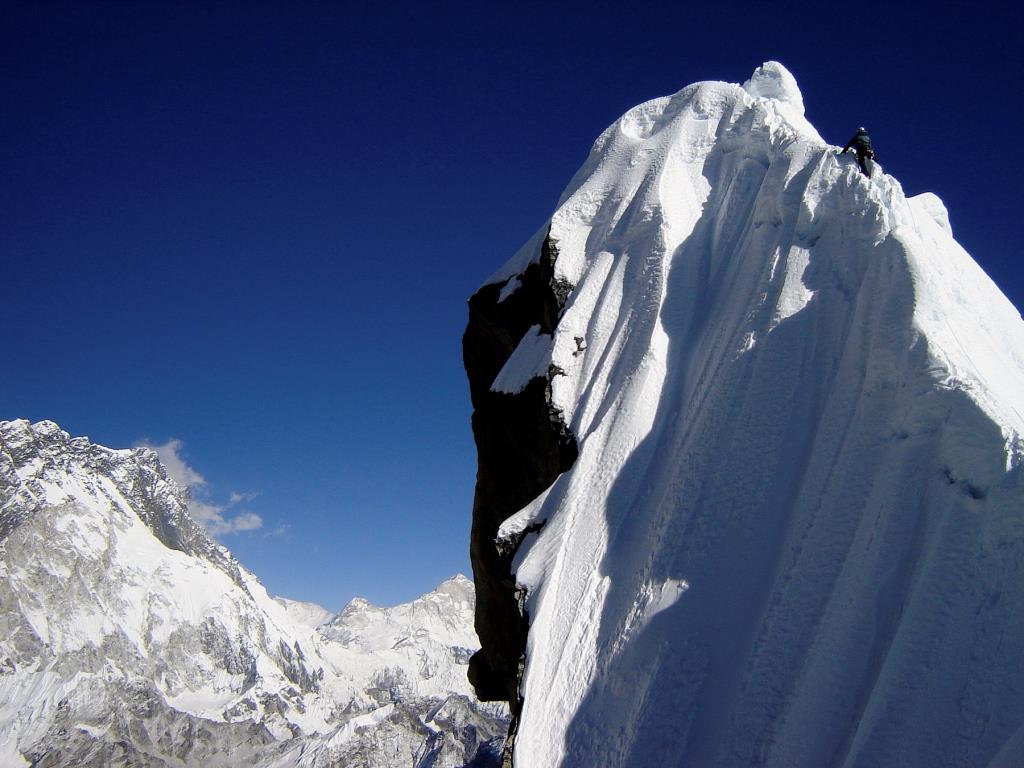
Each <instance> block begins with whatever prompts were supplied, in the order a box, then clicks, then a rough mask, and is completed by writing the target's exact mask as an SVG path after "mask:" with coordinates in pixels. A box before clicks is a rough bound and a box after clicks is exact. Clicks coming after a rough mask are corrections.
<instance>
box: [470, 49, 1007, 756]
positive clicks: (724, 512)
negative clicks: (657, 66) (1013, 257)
mask: <svg viewBox="0 0 1024 768" xmlns="http://www.w3.org/2000/svg"><path fill="white" fill-rule="evenodd" d="M869 128H870V126H869ZM852 130H853V128H852V127H851V133H852ZM835 138H840V139H842V140H844V141H845V139H846V138H847V137H846V136H842V137H835ZM464 352H465V361H466V367H467V372H468V374H469V379H470V386H471V391H472V395H473V403H474V409H475V411H474V416H473V427H474V433H475V437H476V440H477V445H478V450H479V473H478V483H477V491H476V500H475V503H474V520H473V538H472V554H473V565H474V575H475V582H476V586H477V595H478V605H477V629H478V632H479V634H480V637H481V641H482V644H483V649H482V650H481V652H479V653H478V654H477V655H476V656H474V658H473V660H472V663H471V671H470V674H471V678H472V679H473V681H474V684H475V686H476V688H477V690H478V692H479V693H480V694H481V696H482V697H483V698H488V699H507V700H508V701H510V702H511V704H512V706H513V710H514V714H515V716H516V721H517V722H516V726H515V736H514V740H510V742H509V743H510V745H514V746H513V747H512V749H511V754H509V755H507V756H506V757H508V758H514V763H515V765H516V766H518V768H549V767H550V766H566V767H568V766H588V767H589V766H594V765H601V766H605V768H617V767H625V766H629V768H645V767H646V766H664V765H671V766H701V768H708V767H710V766H730V767H731V766H736V767H737V768H738V767H739V766H743V767H744V768H746V767H748V766H778V767H779V768H784V767H785V768H788V767H790V766H798V765H807V766H811V765H813V766H836V767H839V766H844V767H852V766H865V767H866V766H880V765H900V766H922V767H924V766H928V767H929V768H932V767H934V766H968V765H969V766H992V767H993V768H994V767H995V766H1009V765H1024V664H1022V663H1021V659H1022V658H1024V477H1022V472H1024V470H1022V468H1021V467H1022V459H1024V439H1022V435H1024V323H1022V322H1021V318H1020V316H1019V314H1018V312H1017V311H1016V310H1015V309H1014V308H1013V306H1012V305H1011V304H1010V303H1009V301H1007V299H1006V298H1005V297H1004V296H1003V295H1002V294H1001V293H1000V291H999V290H998V289H997V288H996V286H995V285H994V284H993V283H992V282H991V281H990V280H989V279H988V277H987V276H986V275H985V274H984V273H983V272H982V270H981V269H980V268H979V267H978V266H977V264H976V263H975V262H974V261H973V260H972V259H971V258H970V256H969V255H968V254H967V253H966V252H965V251H964V250H963V249H962V248H961V247H960V246H959V245H958V244H957V243H956V241H955V240H954V239H953V236H952V233H951V228H950V223H949V219H948V216H947V214H946V211H945V209H944V207H943V205H942V203H941V202H940V201H939V199H938V198H937V197H935V196H934V195H931V194H923V195H918V196H916V197H910V198H908V197H906V196H905V195H904V192H903V190H902V188H901V186H900V184H899V183H898V182H897V181H896V179H894V178H893V177H891V176H888V175H886V174H885V173H884V172H883V171H882V169H880V168H878V169H876V170H875V173H874V175H873V177H872V178H870V179H868V178H865V177H864V176H862V175H861V174H860V173H859V171H858V169H857V166H856V162H855V161H854V159H853V158H852V157H851V156H849V155H847V156H839V155H837V148H836V147H835V146H830V145H829V144H827V143H826V142H825V141H824V140H823V139H822V138H821V136H819V135H818V133H817V132H816V131H815V129H814V128H813V127H812V126H811V125H810V124H809V123H808V121H807V120H806V118H805V117H804V108H803V99H802V96H801V94H800V91H799V89H798V87H797V84H796V82H795V80H794V79H793V77H792V75H791V74H790V73H789V72H788V71H786V70H785V69H784V68H783V67H782V66H781V65H779V64H777V63H773V62H769V63H767V64H765V65H763V66H762V67H759V68H758V69H757V70H756V71H755V72H754V74H753V76H752V77H751V78H750V80H748V81H747V82H746V83H745V84H743V85H742V86H740V85H735V84H729V83H722V82H702V83H697V84H694V85H691V86H689V87H687V88H684V89H683V90H681V91H679V92H678V93H676V94H675V95H673V96H669V97H665V98H660V99H655V100H653V101H650V102H647V103H645V104H641V105H640V106H638V107H636V108H634V109H631V110H630V111H629V112H627V113H626V114H625V115H623V117H622V118H621V119H619V120H617V121H616V122H615V123H614V124H613V125H611V126H610V127H609V128H608V129H607V130H606V131H605V132H604V133H602V134H601V136H600V137H599V138H598V139H597V141H596V142H595V144H594V146H593V149H592V150H591V153H590V156H589V157H588V158H587V160H586V162H585V163H584V165H583V167H582V168H581V169H580V170H579V172H578V173H577V174H576V176H575V178H574V179H573V180H572V182H571V183H570V185H569V187H568V189H567V190H566V191H565V193H564V194H563V196H562V199H561V200H560V202H559V204H558V206H557V208H556V210H555V212H554V214H553V216H552V218H551V219H550V221H549V222H547V223H546V224H545V225H544V226H543V227H542V228H541V230H540V231H539V232H538V233H537V235H536V236H535V237H533V238H532V239H531V240H530V241H529V242H528V243H527V244H526V245H525V246H524V247H523V248H522V249H521V250H520V251H519V253H517V254H516V255H515V256H514V257H513V258H512V259H511V260H510V261H509V262H508V263H507V264H506V265H505V266H504V267H503V268H501V269H500V270H499V271H498V272H497V273H496V274H495V275H494V276H493V277H492V278H491V279H490V280H488V281H487V283H486V284H485V285H484V286H483V287H482V288H481V289H480V291H479V292H478V293H477V294H476V295H475V296H474V297H473V298H472V299H471V300H470V321H469V326H468V328H467V331H466V335H465V338H464Z"/></svg>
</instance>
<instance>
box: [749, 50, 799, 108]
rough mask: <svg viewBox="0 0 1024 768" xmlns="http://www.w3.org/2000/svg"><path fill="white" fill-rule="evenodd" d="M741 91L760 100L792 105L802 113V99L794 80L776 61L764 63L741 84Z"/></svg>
mask: <svg viewBox="0 0 1024 768" xmlns="http://www.w3.org/2000/svg"><path fill="white" fill-rule="evenodd" d="M743 90H744V91H746V92H747V93H749V94H750V95H751V96H756V97H758V98H762V99H776V100H777V101H784V102H786V103H787V104H792V105H793V107H794V108H796V109H798V110H799V112H800V114H801V115H802V114H803V113H804V97H803V94H801V93H800V86H799V85H797V84H796V78H795V77H793V75H792V74H791V73H790V71H789V70H788V69H786V68H785V67H784V66H782V65H781V64H779V62H777V61H766V62H765V63H764V64H762V65H761V66H760V67H758V68H757V69H755V70H754V74H752V75H751V76H750V79H749V80H747V81H746V82H745V83H743Z"/></svg>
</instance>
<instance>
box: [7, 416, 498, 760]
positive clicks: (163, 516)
mask: <svg viewBox="0 0 1024 768" xmlns="http://www.w3.org/2000/svg"><path fill="white" fill-rule="evenodd" d="M187 502H188V497H187V494H186V492H185V491H183V490H182V489H181V488H179V487H178V486H176V485H175V484H174V482H173V481H171V480H170V479H169V478H168V476H167V474H166V472H165V471H164V468H163V467H162V466H161V465H160V463H159V460H158V458H157V456H156V454H155V452H153V451H152V450H150V449H147V448H138V449H134V450H122V451H114V450H109V449H107V448H103V447H101V446H96V445H92V444H91V443H89V441H88V440H86V439H84V438H75V439H72V438H70V437H69V436H68V435H67V433H65V432H63V431H61V430H60V429H59V428H58V427H57V426H56V425H55V424H53V423H51V422H40V423H38V424H29V423H28V422H27V421H15V422H0V536H2V539H0V548H2V549H0V764H2V765H4V766H7V765H11V766H15V765H22V764H28V762H31V761H32V760H38V759H43V758H44V757H45V758H46V760H47V761H48V762H46V764H47V765H54V766H72V765H75V766H77V765H83V764H87V763H88V762H89V761H90V760H92V761H98V762H96V763H95V764H103V765H114V764H119V761H121V762H123V761H128V762H129V763H130V764H136V763H131V760H132V759H136V760H142V761H143V763H144V764H153V765H163V764H164V763H163V762H160V760H170V759H172V758H171V756H172V755H173V756H174V757H173V759H175V760H181V761H182V763H181V764H182V765H187V766H218V765H225V766H233V765H241V764H246V765H254V766H257V765H262V764H267V765H270V764H276V762H275V761H277V760H279V759H281V755H282V754H284V753H290V752H291V751H292V750H294V749H298V750H299V751H302V750H303V749H305V748H306V747H308V748H310V750H312V751H311V752H310V756H309V758H308V760H307V761H306V762H304V763H302V764H303V765H309V766H321V765H331V764H335V763H337V761H338V760H343V761H345V762H346V764H347V765H352V766H360V765H366V766H371V765H372V766H377V765H381V766H384V765H396V766H397V765H408V764H410V761H411V760H412V758H413V756H414V755H416V754H419V753H420V752H423V751H424V750H426V751H428V752H429V751H430V749H435V747H436V749H435V751H436V752H437V754H438V755H440V754H441V753H443V754H444V760H442V761H440V762H438V763H437V765H439V766H440V765H449V766H455V765H462V764H463V763H464V762H466V761H467V759H468V758H466V759H464V753H466V752H467V751H468V752H469V753H470V756H472V753H474V752H475V750H476V749H477V747H478V746H479V743H482V742H486V741H487V740H488V739H491V738H494V737H497V736H498V735H499V734H500V733H501V732H502V731H503V729H504V722H505V719H504V713H503V712H502V711H501V710H500V709H497V708H490V709H487V710H483V709H479V708H478V706H477V705H476V703H475V702H474V700H473V699H472V696H471V695H470V688H469V684H468V681H467V680H466V673H465V670H466V660H467V658H468V656H469V654H471V653H472V651H473V650H475V649H476V647H477V642H476V637H475V634H474V633H473V629H472V626H473V625H472V611H473V588H472V584H471V583H470V582H468V581H467V580H465V579H464V578H462V577H455V578H453V579H451V580H449V581H447V582H445V583H444V584H442V585H441V587H440V588H439V589H438V590H437V591H436V592H432V593H429V594H428V595H425V596H423V597H421V598H419V599H418V600H416V601H414V602H413V603H410V604H407V605H404V606H397V607H395V608H391V609H378V608H375V607H374V606H371V605H370V604H369V603H366V602H365V601H361V605H362V606H364V608H363V610H362V615H364V616H365V615H369V616H377V615H386V616H388V617H389V620H388V621H386V622H384V623H380V622H377V624H376V625H374V623H373V622H370V621H368V622H364V624H365V626H354V627H352V628H351V631H350V632H349V634H348V635H347V642H344V643H342V642H337V641H335V640H334V639H332V638H331V636H330V635H331V634H332V633H333V632H335V631H336V628H338V627H346V626H348V624H350V623H351V617H349V618H346V617H345V616H344V615H342V616H340V617H334V618H332V616H331V614H330V613H329V612H327V611H324V609H322V608H320V607H319V606H314V605H310V604H302V603H295V602H293V601H287V600H275V599H273V598H271V597H270V596H269V595H268V594H267V592H266V590H265V589H264V588H263V586H262V585H261V584H260V583H259V582H258V580H257V579H256V578H255V577H254V576H253V575H252V574H251V573H249V572H248V571H246V570H245V569H244V568H242V567H241V566H240V565H239V564H238V563H237V562H236V561H235V560H234V559H233V558H232V557H231V555H230V553H229V552H228V551H227V550H226V549H224V548H223V547H222V546H220V545H218V544H216V543H215V542H214V541H213V540H212V539H210V537H209V536H208V535H207V534H206V533H205V532H204V531H203V529H202V528H201V527H200V526H199V525H197V524H196V523H195V521H193V520H192V518H191V517H190V516H189V514H188V511H187ZM350 613H351V612H350ZM364 628H365V629H366V630H367V632H370V631H371V629H373V631H372V637H370V636H369V635H368V636H367V637H364V636H363V635H361V634H360V631H361V629H364ZM445 706H447V707H448V708H449V709H452V708H454V709H453V711H456V712H458V717H455V716H453V718H454V719H452V723H450V724H451V725H452V728H455V725H454V723H455V721H456V720H458V721H459V722H460V723H464V721H465V722H472V723H475V727H476V731H473V732H472V733H471V734H470V735H469V736H467V735H465V734H462V735H461V737H457V734H453V733H450V732H447V731H445V726H444V724H445V723H447V722H448V721H447V720H445V719H444V717H440V716H438V715H436V713H435V710H437V711H440V710H439V708H443V707H445ZM445 711H448V710H445ZM432 713H435V714H432ZM359 718H362V720H360V719H359ZM431 718H433V719H431ZM364 721H365V722H364ZM346 729H347V730H346ZM381 729H384V730H381ZM449 730H450V729H449ZM378 731H380V732H379V733H378ZM385 731H386V732H387V734H388V735H387V739H388V740H389V744H390V745H391V746H390V747H389V750H390V751H388V752H387V754H389V755H390V757H389V758H387V760H390V762H388V761H385V762H380V760H381V759H382V758H380V757H379V756H378V755H376V753H375V752H374V750H373V749H372V748H371V747H370V746H368V744H370V745H372V744H374V743H376V742H375V739H377V738H384V737H383V735H382V734H383V733H384V732H385ZM342 732H345V733H346V735H345V737H344V738H341V737H339V736H338V734H339V733H342ZM428 742H429V743H430V744H433V745H434V747H430V749H427V747H426V746H425V744H427V743H428ZM314 748H315V749H314ZM314 754H315V755H316V757H315V759H314V757H313V755H314ZM26 761H28V762H26ZM332 761H333V762H332ZM171 764H175V765H177V764H178V763H171ZM292 764H293V765H297V764H299V763H297V762H293V763H292Z"/></svg>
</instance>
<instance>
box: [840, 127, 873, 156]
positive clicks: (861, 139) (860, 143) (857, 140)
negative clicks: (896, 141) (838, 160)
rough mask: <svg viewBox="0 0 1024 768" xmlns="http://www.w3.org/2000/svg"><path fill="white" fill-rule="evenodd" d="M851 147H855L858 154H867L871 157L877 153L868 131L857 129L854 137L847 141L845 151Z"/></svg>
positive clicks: (854, 149)
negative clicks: (872, 146) (872, 145)
mask: <svg viewBox="0 0 1024 768" xmlns="http://www.w3.org/2000/svg"><path fill="white" fill-rule="evenodd" d="M850 147H853V151H854V152H856V153H857V154H858V155H867V156H868V157H871V156H872V155H874V154H875V152H874V150H873V149H872V148H871V137H870V136H868V132H867V131H857V133H855V134H854V135H853V138H852V139H850V140H849V141H848V142H846V146H845V147H843V152H846V151H847V150H848V149H850Z"/></svg>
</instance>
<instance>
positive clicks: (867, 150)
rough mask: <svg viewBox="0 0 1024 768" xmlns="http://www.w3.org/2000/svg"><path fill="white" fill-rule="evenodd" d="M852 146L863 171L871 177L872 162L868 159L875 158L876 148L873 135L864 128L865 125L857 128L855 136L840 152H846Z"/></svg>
mask: <svg viewBox="0 0 1024 768" xmlns="http://www.w3.org/2000/svg"><path fill="white" fill-rule="evenodd" d="M851 147H852V148H853V151H854V152H856V153H857V163H858V165H860V170H861V172H862V173H863V174H864V175H865V176H867V177H868V178H869V179H870V178H871V164H870V163H869V162H868V161H869V160H873V159H874V157H875V150H873V149H872V148H871V137H870V136H868V132H867V131H865V130H864V128H863V126H862V127H860V128H858V129H857V132H856V133H855V134H854V135H853V138H852V139H850V140H849V141H848V142H846V146H845V147H843V151H842V152H840V153H839V154H840V155H842V154H845V152H846V150H848V149H850V148H851Z"/></svg>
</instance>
